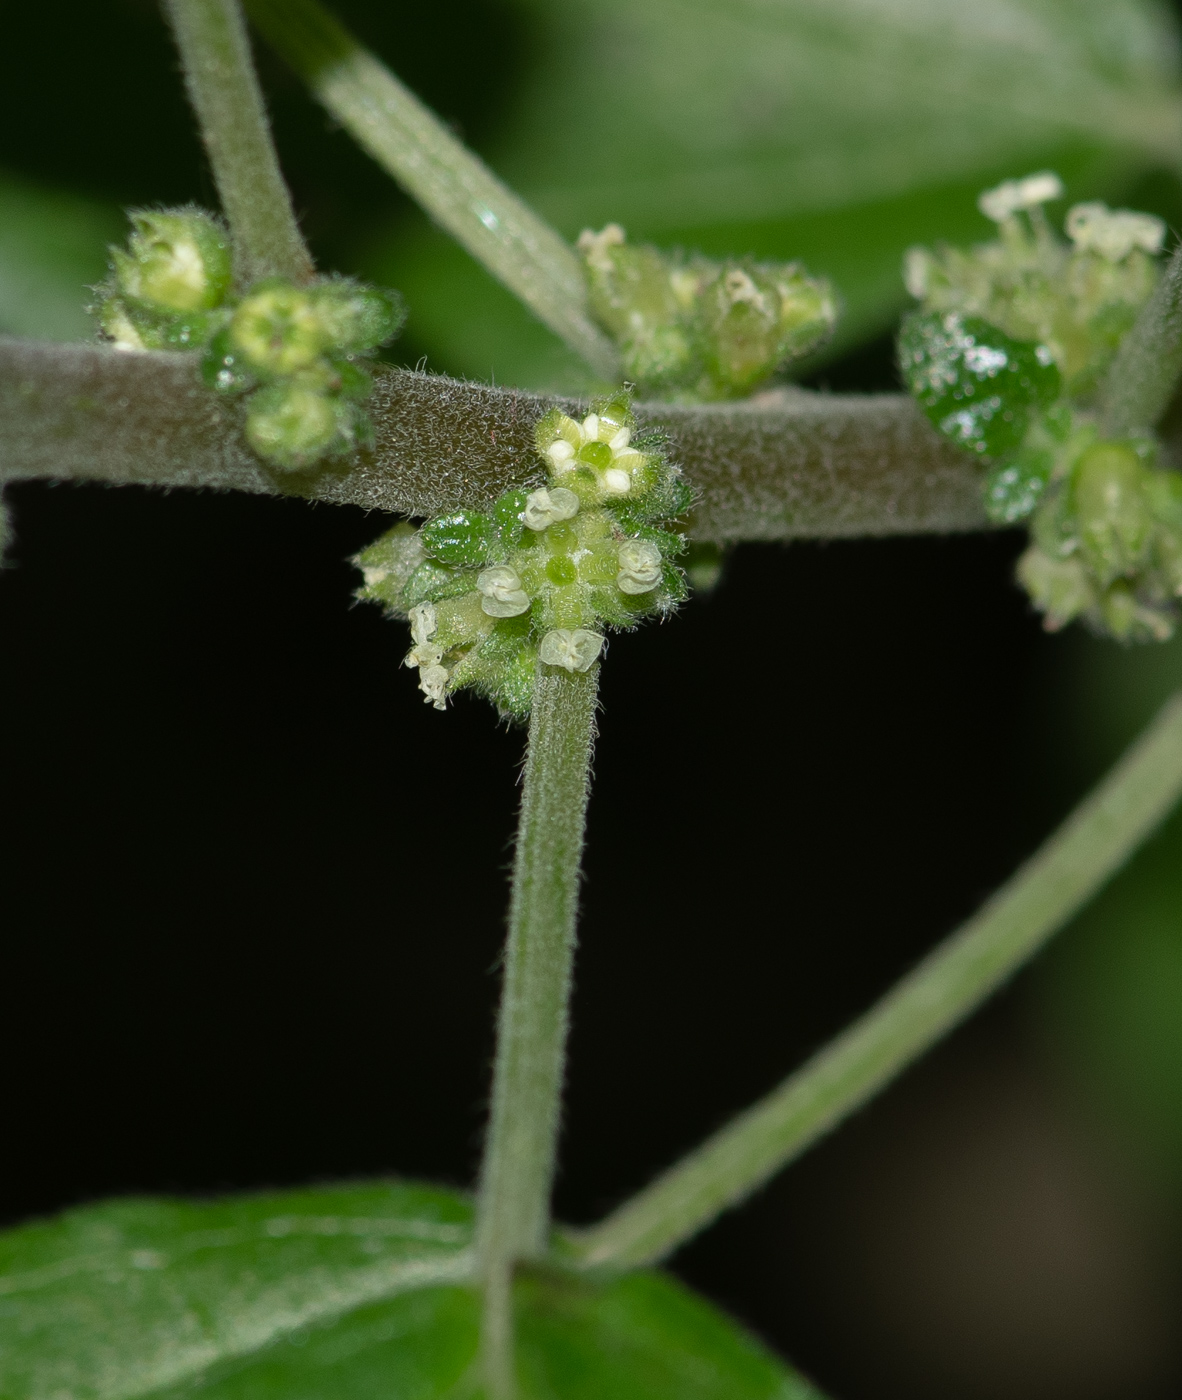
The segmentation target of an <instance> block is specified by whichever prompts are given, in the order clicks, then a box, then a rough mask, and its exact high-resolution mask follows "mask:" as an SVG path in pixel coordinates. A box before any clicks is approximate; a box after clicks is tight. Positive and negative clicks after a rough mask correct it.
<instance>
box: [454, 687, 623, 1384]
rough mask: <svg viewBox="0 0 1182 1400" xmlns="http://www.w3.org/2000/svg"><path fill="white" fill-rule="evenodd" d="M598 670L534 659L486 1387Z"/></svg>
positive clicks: (578, 825) (495, 1144)
mask: <svg viewBox="0 0 1182 1400" xmlns="http://www.w3.org/2000/svg"><path fill="white" fill-rule="evenodd" d="M598 671H599V667H598V665H594V666H592V668H591V669H590V671H588V672H586V673H585V674H578V673H575V674H567V673H566V672H564V671H557V670H554V669H552V668H550V667H548V666H543V665H542V664H541V663H540V662H539V664H538V677H537V680H536V681H535V683H534V703H533V713H532V715H531V718H530V726H529V749H528V752H527V756H526V761H525V783H524V789H523V792H522V798H521V820H520V824H519V827H518V835H517V853H516V857H515V859H514V863H513V894H512V900H511V903H510V907H509V940H508V944H507V947H506V952H505V982H504V987H503V990H502V993H501V1012H500V1017H499V1021H498V1025H497V1055H496V1066H495V1070H494V1075H493V1093H492V1115H491V1118H490V1121H489V1128H488V1140H487V1143H486V1146H485V1153H484V1165H483V1168H482V1171H481V1178H480V1198H479V1214H478V1218H477V1230H476V1246H477V1251H478V1254H479V1257H480V1262H481V1268H482V1270H483V1273H484V1277H485V1280H486V1298H485V1336H484V1347H485V1362H486V1368H487V1373H488V1380H489V1384H490V1388H493V1390H494V1394H496V1395H497V1397H498V1400H500V1397H501V1396H503V1395H506V1394H509V1393H511V1391H512V1319H511V1308H510V1290H511V1286H512V1268H513V1265H514V1263H515V1262H516V1261H517V1260H519V1259H530V1258H538V1257H541V1256H543V1255H544V1254H545V1253H546V1248H547V1244H548V1238H549V1232H550V1188H551V1184H552V1182H553V1178H554V1156H555V1149H556V1146H557V1140H558V1119H559V1104H560V1100H561V1093H562V1076H563V1065H564V1061H565V1056H566V1034H567V1002H568V1000H569V996H570V985H571V964H572V961H573V958H574V947H575V916H576V912H577V908H578V896H579V863H580V860H581V857H582V852H583V827H584V820H585V815H586V809H587V794H588V782H589V776H590V765H591V749H592V744H593V742H594V735H595V704H596V693H597V688H598Z"/></svg>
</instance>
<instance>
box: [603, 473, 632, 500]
mask: <svg viewBox="0 0 1182 1400" xmlns="http://www.w3.org/2000/svg"><path fill="white" fill-rule="evenodd" d="M600 481H601V482H602V483H603V489H604V490H605V491H606V492H607V493H608V495H609V496H626V495H627V494H628V492H629V491H631V490H632V478H631V477H630V476H629V475H628V473H627V472H625V471H621V470H620V468H619V467H608V469H607V471H605V472H604V474H603V476H602V477H600Z"/></svg>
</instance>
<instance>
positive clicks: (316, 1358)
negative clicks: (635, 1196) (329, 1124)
mask: <svg viewBox="0 0 1182 1400" xmlns="http://www.w3.org/2000/svg"><path fill="white" fill-rule="evenodd" d="M470 1236H471V1208H470V1206H469V1204H468V1202H467V1201H466V1200H465V1199H463V1198H462V1197H460V1196H457V1195H455V1194H453V1193H451V1192H446V1191H441V1190H436V1189H433V1188H430V1187H422V1186H412V1185H405V1184H400V1183H378V1184H374V1183H365V1184H362V1185H354V1186H346V1187H339V1188H331V1189H322V1190H315V1191H291V1192H284V1193H281V1194H276V1195H267V1196H246V1197H237V1198H232V1199H228V1200H222V1201H215V1202H212V1203H201V1204H193V1203H187V1202H177V1201H160V1200H137V1201H116V1202H111V1203H107V1204H104V1205H99V1206H93V1207H87V1208H85V1209H81V1210H75V1211H70V1212H67V1213H66V1214H65V1215H63V1216H61V1217H60V1218H58V1219H57V1220H53V1221H50V1222H47V1223H43V1224H34V1225H27V1226H24V1227H22V1228H20V1229H17V1230H13V1231H10V1232H9V1233H8V1234H6V1235H4V1236H0V1397H3V1400H133V1397H135V1400H181V1397H182V1396H183V1397H200V1400H383V1398H384V1397H390V1400H445V1397H455V1398H456V1400H458V1397H460V1396H463V1397H471V1400H475V1397H477V1396H479V1395H480V1394H481V1393H482V1390H481V1387H480V1385H479V1377H478V1372H477V1356H478V1333H479V1317H480V1299H479V1297H478V1295H477V1293H476V1291H475V1289H474V1288H473V1287H472V1286H471V1284H470V1282H469V1279H470V1275H471V1254H470V1252H469V1245H470ZM516 1310H517V1330H518V1365H519V1374H520V1380H521V1400H602V1397H605V1396H610V1397H611V1400H819V1397H818V1395H817V1393H816V1392H815V1391H814V1390H813V1389H812V1387H810V1386H809V1385H808V1384H807V1383H806V1382H805V1381H803V1380H801V1379H800V1378H799V1377H798V1376H797V1375H795V1373H793V1372H791V1371H790V1370H789V1369H788V1368H786V1367H785V1366H783V1365H782V1364H781V1363H780V1362H778V1361H777V1360H776V1359H775V1358H774V1357H772V1356H771V1355H770V1354H769V1353H768V1352H767V1351H766V1350H765V1349H764V1348H763V1347H762V1346H760V1345H759V1344H758V1343H757V1342H756V1341H754V1340H753V1339H752V1338H751V1337H749V1336H748V1335H747V1334H745V1333H744V1332H743V1331H741V1330H740V1329H739V1328H738V1327H736V1326H735V1325H734V1324H733V1323H732V1322H730V1321H729V1320H728V1319H727V1318H725V1317H724V1316H723V1315H722V1314H721V1313H719V1312H717V1311H716V1310H715V1309H714V1308H712V1307H710V1306H709V1305H708V1304H707V1303H705V1302H703V1301H701V1300H700V1299H698V1298H696V1297H695V1296H694V1295H693V1294H691V1293H690V1292H689V1291H688V1290H687V1289H685V1288H683V1287H682V1286H681V1285H680V1284H678V1283H676V1282H674V1281H673V1280H671V1279H669V1278H667V1277H666V1276H664V1275H662V1274H658V1273H654V1272H643V1273H637V1274H632V1275H628V1276H626V1277H623V1278H616V1279H609V1280H606V1281H604V1280H595V1279H586V1278H580V1277H576V1276H573V1275H569V1274H566V1273H561V1272H557V1271H549V1270H545V1271H543V1270H538V1271H535V1272H532V1273H528V1274H525V1275H524V1276H523V1277H521V1278H520V1279H519V1281H518V1284H517V1289H516Z"/></svg>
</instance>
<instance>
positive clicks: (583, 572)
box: [356, 396, 692, 718]
mask: <svg viewBox="0 0 1182 1400" xmlns="http://www.w3.org/2000/svg"><path fill="white" fill-rule="evenodd" d="M633 426H634V425H633V419H632V413H631V408H630V406H629V402H628V399H627V397H626V396H617V397H615V398H612V399H608V400H603V401H601V402H599V403H597V404H596V405H594V407H593V408H592V411H591V412H590V413H589V414H588V415H587V416H586V417H585V418H584V419H583V420H582V422H578V421H576V420H575V419H573V418H569V417H567V416H566V414H564V413H561V412H559V411H558V410H557V409H555V410H553V411H551V412H550V413H548V414H546V416H545V417H544V418H543V419H542V420H541V422H540V423H539V424H538V427H537V434H536V441H537V449H538V454H539V456H540V457H541V459H542V461H543V462H544V463H545V465H546V468H547V470H548V472H549V479H548V481H547V483H546V484H545V485H544V486H539V487H537V488H536V489H534V490H528V489H519V490H514V491H508V492H506V493H505V494H504V495H503V496H501V497H500V499H499V500H498V501H496V503H495V504H494V505H493V507H492V509H491V510H490V511H476V510H468V511H455V512H452V513H450V514H448V515H442V516H437V517H436V518H435V519H434V520H429V521H428V522H427V523H426V524H425V525H423V526H422V527H421V528H420V529H419V530H414V529H412V528H411V527H410V526H409V525H397V526H395V527H394V529H393V530H391V531H389V532H388V533H387V534H385V535H383V536H382V538H381V539H379V540H378V541H377V542H376V543H375V544H373V545H371V546H370V547H369V548H368V549H367V550H365V551H364V553H362V554H360V555H359V556H358V557H357V560H356V563H357V564H358V566H359V567H360V568H361V570H362V572H363V574H364V576H365V586H364V587H363V588H362V589H361V591H360V592H359V594H358V596H359V597H361V598H365V599H369V600H371V601H373V602H377V603H381V604H382V605H383V606H384V607H385V608H386V609H387V611H389V612H390V613H392V614H393V615H394V616H396V617H401V618H405V619H407V620H408V621H409V622H410V625H411V635H412V638H413V641H414V646H413V647H412V649H411V651H410V653H409V654H408V656H407V658H406V660H407V664H408V665H410V666H413V667H416V668H417V669H418V672H419V687H420V689H421V690H422V691H423V693H424V695H425V696H426V697H427V700H428V701H430V702H432V703H433V704H434V705H435V707H436V708H437V709H443V708H444V707H445V703H446V699H447V696H448V695H450V694H452V693H454V692H455V691H457V690H461V689H463V688H465V687H471V688H472V689H474V690H477V691H479V692H480V693H481V694H484V695H487V696H488V697H489V698H490V699H491V700H492V701H493V702H494V703H495V704H496V705H497V706H498V708H499V709H500V710H501V711H502V713H504V714H506V715H511V716H514V717H517V718H521V717H524V716H525V715H526V714H528V713H529V709H530V703H531V696H532V693H533V684H534V676H535V673H536V671H537V666H538V663H539V661H541V663H542V664H543V665H546V666H555V667H561V668H562V669H564V670H567V671H586V670H588V669H589V668H590V667H591V666H592V665H594V663H595V662H596V660H597V659H598V657H599V656H600V654H601V652H602V650H603V645H604V632H605V630H607V629H610V628H630V627H634V626H635V625H636V624H637V623H638V622H640V621H642V620H643V619H644V618H645V617H652V616H662V615H664V614H666V613H668V612H670V611H671V610H672V609H673V608H675V607H676V606H677V604H678V603H680V602H681V601H682V599H683V598H684V597H685V596H686V591H687V587H686V581H685V575H684V574H683V573H682V571H681V569H680V568H679V567H678V565H677V562H676V561H677V559H678V557H679V556H680V555H681V554H682V553H683V551H684V550H685V548H686V542H685V538H684V536H683V535H682V534H680V533H679V532H677V530H676V529H675V528H671V527H674V526H675V522H676V521H677V519H678V518H679V517H680V516H682V515H684V513H685V512H686V510H687V509H688V508H689V506H690V503H691V500H692V493H691V492H690V489H689V487H688V485H687V484H686V482H685V481H684V479H683V478H682V476H681V473H680V471H679V470H678V469H677V468H676V467H674V466H672V465H671V464H670V463H669V462H668V461H667V460H666V458H665V456H664V453H663V450H662V445H661V443H660V441H659V439H656V438H649V439H638V440H637V441H635V442H634V441H633V438H632V430H633Z"/></svg>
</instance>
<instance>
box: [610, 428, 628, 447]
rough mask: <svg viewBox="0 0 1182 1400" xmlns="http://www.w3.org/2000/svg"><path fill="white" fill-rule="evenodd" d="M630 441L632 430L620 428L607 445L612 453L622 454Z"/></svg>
mask: <svg viewBox="0 0 1182 1400" xmlns="http://www.w3.org/2000/svg"><path fill="white" fill-rule="evenodd" d="M631 441H632V429H631V428H621V429H620V431H619V432H618V433H617V434H616V435H615V437H614V438H612V440H611V441H610V442H609V443H608V446H609V447H610V448H611V450H612V451H613V452H623V450H624V448H625V447H627V446H628V444H629V443H630V442H631Z"/></svg>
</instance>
